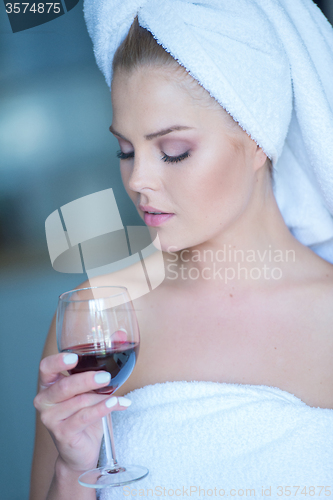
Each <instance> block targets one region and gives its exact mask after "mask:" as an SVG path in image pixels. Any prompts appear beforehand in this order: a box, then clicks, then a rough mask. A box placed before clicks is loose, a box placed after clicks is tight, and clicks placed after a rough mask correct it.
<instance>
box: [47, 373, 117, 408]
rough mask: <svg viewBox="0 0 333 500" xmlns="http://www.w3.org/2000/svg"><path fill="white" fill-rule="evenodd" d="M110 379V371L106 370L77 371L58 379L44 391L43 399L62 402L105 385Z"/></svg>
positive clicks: (51, 402) (50, 401)
mask: <svg viewBox="0 0 333 500" xmlns="http://www.w3.org/2000/svg"><path fill="white" fill-rule="evenodd" d="M110 380H111V375H110V373H108V372H104V371H98V372H94V371H90V372H83V373H75V374H74V375H69V376H68V377H63V378H60V379H59V380H57V381H56V382H55V383H54V384H53V385H51V386H50V387H49V388H48V389H47V391H44V392H45V394H44V396H45V397H44V398H43V399H44V401H45V402H47V403H49V404H56V403H61V402H63V401H66V400H68V399H71V398H73V397H75V396H78V395H79V394H84V393H85V392H90V391H93V390H96V389H100V388H102V387H105V386H107V385H109V383H110Z"/></svg>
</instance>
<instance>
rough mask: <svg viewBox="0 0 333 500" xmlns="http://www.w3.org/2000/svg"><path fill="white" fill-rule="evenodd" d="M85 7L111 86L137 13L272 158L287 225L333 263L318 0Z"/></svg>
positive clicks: (327, 61)
mask: <svg viewBox="0 0 333 500" xmlns="http://www.w3.org/2000/svg"><path fill="white" fill-rule="evenodd" d="M84 14H85V20H86V23H87V27H88V31H89V34H90V36H91V38H92V40H93V43H94V52H95V56H96V60H97V63H98V65H99V67H100V69H101V70H102V71H103V73H104V75H105V78H106V81H107V83H108V85H109V86H110V85H111V79H112V74H111V69H112V68H111V66H112V59H113V56H114V53H115V51H116V49H117V47H118V46H119V44H120V43H121V42H122V41H123V39H124V38H125V36H126V34H127V32H128V30H129V28H130V26H131V24H132V22H133V19H134V17H135V16H136V15H138V20H139V24H140V25H141V26H143V27H144V28H146V29H148V30H149V31H151V32H152V34H153V35H154V37H155V38H156V40H157V41H158V43H159V44H161V45H162V46H163V47H164V48H165V49H166V50H167V51H168V52H170V54H171V55H172V56H173V57H174V58H175V59H176V60H177V61H178V62H179V63H180V64H181V65H182V66H184V67H185V68H186V70H187V71H188V72H189V73H190V74H191V75H192V76H193V77H194V78H195V79H196V80H197V81H198V82H199V83H200V84H201V85H202V86H203V87H204V88H205V89H206V90H207V91H208V92H209V93H210V94H211V95H212V96H213V97H214V98H215V99H216V100H217V101H218V102H219V103H220V104H221V105H222V106H223V107H224V108H225V109H226V110H227V111H228V112H229V113H230V114H231V115H232V116H233V117H234V119H235V120H236V121H237V122H239V124H240V125H241V126H242V127H243V128H244V130H246V132H247V133H248V134H249V135H250V136H251V137H252V138H253V139H254V140H255V141H256V142H257V143H258V144H259V145H260V146H261V147H262V148H263V150H264V151H265V152H266V154H267V155H268V156H269V157H270V158H271V159H272V162H273V165H274V179H275V184H274V192H275V196H276V199H277V203H278V205H279V208H280V210H281V213H282V215H283V217H284V220H285V222H286V224H287V226H288V227H289V229H290V230H291V232H292V233H293V234H294V235H295V236H296V238H298V239H299V241H301V242H302V243H303V244H305V245H308V246H310V247H311V248H313V250H314V251H316V252H317V253H318V254H319V255H321V256H322V257H323V258H325V259H327V260H328V261H330V262H332V263H333V217H332V215H333V84H332V82H333V29H332V27H331V25H330V24H329V23H328V21H327V20H326V18H325V17H324V15H323V14H322V13H321V11H320V10H319V9H318V7H317V6H316V5H315V4H314V3H313V2H312V0H237V1H230V0H201V1H200V2H194V1H193V2H192V1H190V0H163V1H160V2H159V1H156V0H84Z"/></svg>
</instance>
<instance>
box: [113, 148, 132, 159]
mask: <svg viewBox="0 0 333 500" xmlns="http://www.w3.org/2000/svg"><path fill="white" fill-rule="evenodd" d="M117 157H118V158H120V159H121V160H127V158H134V151H132V152H131V153H123V152H122V151H120V150H119V151H117Z"/></svg>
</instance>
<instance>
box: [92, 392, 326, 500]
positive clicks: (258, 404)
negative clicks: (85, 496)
mask: <svg viewBox="0 0 333 500" xmlns="http://www.w3.org/2000/svg"><path fill="white" fill-rule="evenodd" d="M126 397H128V398H129V399H130V400H131V401H132V404H131V406H130V407H129V408H128V409H127V410H126V411H125V412H113V414H112V420H113V425H114V435H115V447H116V451H117V458H118V462H119V463H120V464H125V463H127V464H136V465H143V466H146V467H147V468H148V469H149V475H148V476H147V477H146V478H144V479H142V480H141V481H138V482H136V483H132V484H130V485H127V486H126V487H116V488H108V489H106V490H102V492H101V497H100V498H101V500H113V499H117V500H118V499H120V498H122V499H124V498H126V497H129V498H133V496H136V497H141V498H158V497H167V498H171V497H172V498H176V497H177V496H178V497H181V498H185V497H186V498H192V499H195V500H197V499H202V498H203V497H209V496H213V497H214V498H216V497H217V498H223V497H227V496H228V497H229V498H230V497H233V496H234V497H235V498H240V497H243V498H260V499H262V498H265V496H267V497H268V498H271V499H281V498H283V499H284V498H286V497H287V496H290V494H289V492H291V496H290V498H296V499H304V498H316V499H317V498H318V499H319V498H320V499H322V498H329V492H330V495H331V496H332V495H333V410H332V409H322V408H314V407H310V406H308V405H307V404H305V403H304V402H303V401H301V400H300V399H299V398H297V397H296V396H294V395H292V394H290V393H288V392H285V391H283V390H281V389H278V388H273V387H268V386H265V385H239V384H226V383H215V382H166V383H161V384H154V385H148V386H145V387H143V388H140V389H136V390H134V391H132V392H130V393H128V395H127V396H126ZM199 488H201V493H199ZM297 488H298V489H297ZM325 488H326V489H325ZM246 490H248V492H247V493H246ZM250 490H251V491H252V493H250ZM204 491H205V493H204ZM302 491H303V493H301V492H302ZM325 491H326V493H325ZM190 492H191V494H190ZM212 492H213V493H212ZM264 492H266V493H265V494H264ZM305 493H306V494H305Z"/></svg>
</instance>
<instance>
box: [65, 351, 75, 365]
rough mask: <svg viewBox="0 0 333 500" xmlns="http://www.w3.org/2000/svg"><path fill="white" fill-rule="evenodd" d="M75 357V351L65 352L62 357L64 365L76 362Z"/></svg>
mask: <svg viewBox="0 0 333 500" xmlns="http://www.w3.org/2000/svg"><path fill="white" fill-rule="evenodd" d="M77 358H78V355H77V354H75V352H69V353H68V354H65V356H64V357H63V358H62V359H63V362H64V363H65V365H72V364H73V363H76V362H77Z"/></svg>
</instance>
